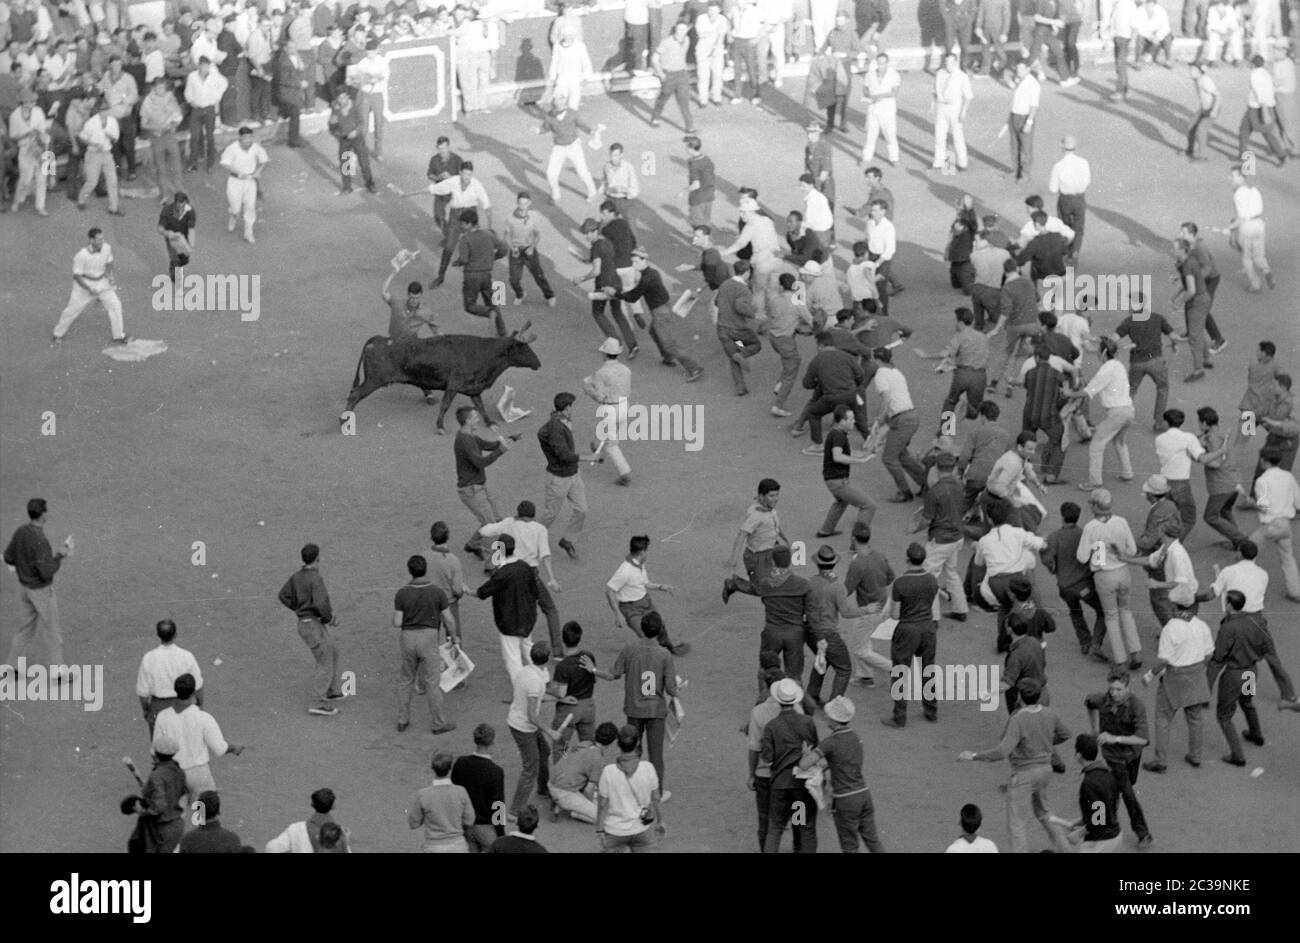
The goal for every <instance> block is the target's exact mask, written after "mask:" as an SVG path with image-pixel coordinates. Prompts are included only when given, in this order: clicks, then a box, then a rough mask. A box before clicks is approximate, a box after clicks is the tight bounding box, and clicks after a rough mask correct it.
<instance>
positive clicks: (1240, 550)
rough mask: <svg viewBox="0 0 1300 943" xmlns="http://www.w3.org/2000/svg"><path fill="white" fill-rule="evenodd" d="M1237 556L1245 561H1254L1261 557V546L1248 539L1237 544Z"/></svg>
mask: <svg viewBox="0 0 1300 943" xmlns="http://www.w3.org/2000/svg"><path fill="white" fill-rule="evenodd" d="M1237 555H1238V556H1239V557H1241V558H1242V559H1243V560H1254V559H1255V558H1256V557H1257V556H1259V544H1257V543H1255V541H1253V540H1251V539H1250V538H1249V537H1247V538H1246V539H1245V540H1243V541H1242V542H1241V543H1239V544H1237Z"/></svg>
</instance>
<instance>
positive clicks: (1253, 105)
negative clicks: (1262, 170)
mask: <svg viewBox="0 0 1300 943" xmlns="http://www.w3.org/2000/svg"><path fill="white" fill-rule="evenodd" d="M1250 64H1251V70H1250V92H1249V93H1248V94H1247V96H1246V113H1245V114H1244V115H1242V116H1241V124H1240V125H1239V126H1238V128H1237V150H1238V151H1239V152H1240V153H1242V154H1245V153H1246V152H1247V151H1248V150H1249V149H1250V138H1251V135H1253V134H1255V133H1256V132H1259V133H1260V134H1262V135H1264V140H1265V141H1267V142H1268V149H1269V150H1270V151H1271V152H1272V153H1273V157H1274V158H1275V159H1276V160H1277V165H1278V166H1279V167H1281V166H1283V165H1284V164H1285V163H1286V157H1287V151H1286V145H1285V144H1284V143H1283V142H1282V139H1281V137H1280V136H1279V135H1278V133H1277V128H1278V123H1277V90H1276V88H1275V87H1274V85H1273V75H1272V73H1271V72H1269V70H1268V66H1267V64H1266V62H1265V60H1264V57H1263V56H1251V58H1250Z"/></svg>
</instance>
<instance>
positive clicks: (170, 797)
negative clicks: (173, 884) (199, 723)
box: [122, 736, 185, 855]
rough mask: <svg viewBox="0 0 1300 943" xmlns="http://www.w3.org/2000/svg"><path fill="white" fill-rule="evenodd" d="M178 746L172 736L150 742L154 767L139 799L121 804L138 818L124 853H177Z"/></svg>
mask: <svg viewBox="0 0 1300 943" xmlns="http://www.w3.org/2000/svg"><path fill="white" fill-rule="evenodd" d="M179 750H180V744H179V743H178V741H177V740H176V738H175V737H172V736H163V737H158V738H157V739H155V740H154V742H153V754H154V764H153V769H152V770H151V771H150V773H149V779H148V781H147V782H146V783H145V784H144V789H143V790H142V791H141V794H140V795H139V796H131V797H129V798H128V799H124V800H123V802H122V811H123V812H134V813H135V814H136V815H138V816H139V817H140V818H139V819H138V820H137V821H136V826H135V832H134V833H133V834H132V836H131V838H130V839H129V840H128V841H127V850H128V851H136V852H140V853H143V854H159V855H165V854H168V853H170V852H173V851H175V850H176V846H177V845H179V844H180V841H181V836H182V835H183V834H184V833H185V819H184V818H183V817H182V816H183V815H184V811H185V810H184V807H183V806H182V805H181V796H183V795H184V794H185V773H184V772H183V771H182V770H181V768H180V765H179V764H178V763H177V762H176V754H177V752H178V751H179Z"/></svg>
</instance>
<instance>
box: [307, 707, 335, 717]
mask: <svg viewBox="0 0 1300 943" xmlns="http://www.w3.org/2000/svg"><path fill="white" fill-rule="evenodd" d="M338 712H339V709H338V708H337V707H309V708H307V713H309V714H315V715H317V716H318V717H333V716H334V715H335V714H337V713H338Z"/></svg>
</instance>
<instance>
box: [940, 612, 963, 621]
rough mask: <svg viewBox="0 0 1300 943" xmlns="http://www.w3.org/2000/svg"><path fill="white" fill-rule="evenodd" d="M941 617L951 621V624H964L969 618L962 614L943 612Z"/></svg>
mask: <svg viewBox="0 0 1300 943" xmlns="http://www.w3.org/2000/svg"><path fill="white" fill-rule="evenodd" d="M943 617H944V618H945V619H951V620H952V621H953V622H965V621H966V620H967V619H968V618H969V616H968V615H967V614H966V613H964V612H945V613H943Z"/></svg>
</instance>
